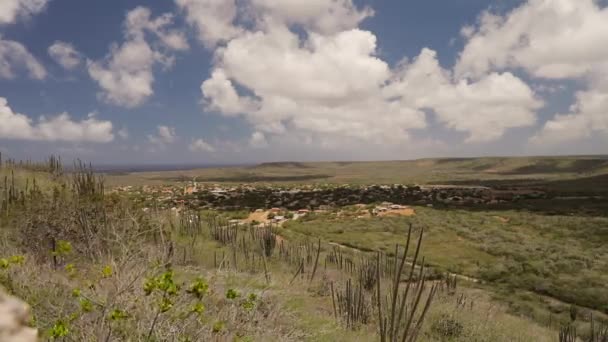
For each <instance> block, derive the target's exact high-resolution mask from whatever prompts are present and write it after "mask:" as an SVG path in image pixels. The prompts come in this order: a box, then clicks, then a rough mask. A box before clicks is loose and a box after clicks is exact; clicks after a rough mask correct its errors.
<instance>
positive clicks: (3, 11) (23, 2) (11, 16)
mask: <svg viewBox="0 0 608 342" xmlns="http://www.w3.org/2000/svg"><path fill="white" fill-rule="evenodd" d="M49 1H50V0H2V1H1V2H0V25H4V24H14V23H15V22H17V20H18V19H20V18H28V17H30V16H33V15H35V14H38V13H40V12H42V11H43V10H44V9H45V8H46V5H47V3H48V2H49Z"/></svg>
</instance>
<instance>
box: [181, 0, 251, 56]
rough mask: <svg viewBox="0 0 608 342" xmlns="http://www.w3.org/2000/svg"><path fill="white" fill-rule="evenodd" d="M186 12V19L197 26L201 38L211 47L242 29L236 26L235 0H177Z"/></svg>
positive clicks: (235, 34)
mask: <svg viewBox="0 0 608 342" xmlns="http://www.w3.org/2000/svg"><path fill="white" fill-rule="evenodd" d="M175 3H176V4H177V6H179V7H180V8H181V9H182V10H183V11H184V12H185V13H186V20H187V21H188V23H189V24H190V25H193V26H194V27H196V29H197V31H198V38H199V40H200V41H201V42H202V43H203V44H204V45H205V46H206V47H209V48H212V47H214V46H215V45H216V44H218V43H220V42H224V41H227V40H229V39H231V38H233V37H235V36H237V35H238V34H239V33H240V32H241V30H242V29H240V28H238V27H236V26H234V24H233V23H234V20H235V19H236V17H237V6H236V3H235V0H175Z"/></svg>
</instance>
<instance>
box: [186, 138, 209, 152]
mask: <svg viewBox="0 0 608 342" xmlns="http://www.w3.org/2000/svg"><path fill="white" fill-rule="evenodd" d="M188 148H189V149H190V151H192V152H215V147H213V146H212V145H211V144H209V143H208V142H206V141H205V140H203V139H197V140H195V141H193V142H192V143H191V144H190V146H188Z"/></svg>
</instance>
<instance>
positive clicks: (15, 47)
mask: <svg viewBox="0 0 608 342" xmlns="http://www.w3.org/2000/svg"><path fill="white" fill-rule="evenodd" d="M15 69H24V70H26V71H27V72H28V74H29V76H30V77H31V78H34V79H39V80H40V79H43V78H45V77H46V70H45V69H44V67H43V66H42V64H40V62H38V60H36V58H35V57H34V56H32V54H31V53H30V52H29V51H28V50H27V49H26V48H25V46H23V44H21V43H19V42H16V41H12V40H5V39H2V35H0V78H9V79H11V78H15V76H16V74H15V73H16V70H15Z"/></svg>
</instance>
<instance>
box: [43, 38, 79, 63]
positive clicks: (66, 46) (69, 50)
mask: <svg viewBox="0 0 608 342" xmlns="http://www.w3.org/2000/svg"><path fill="white" fill-rule="evenodd" d="M48 52H49V56H51V58H53V60H55V62H57V64H59V65H61V66H62V67H64V68H65V69H68V70H71V69H74V68H76V67H77V66H79V65H80V62H81V61H82V56H81V55H80V53H79V52H78V51H77V50H76V48H75V47H74V45H72V44H70V43H66V42H62V41H56V42H54V43H53V45H51V46H49V49H48Z"/></svg>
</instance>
